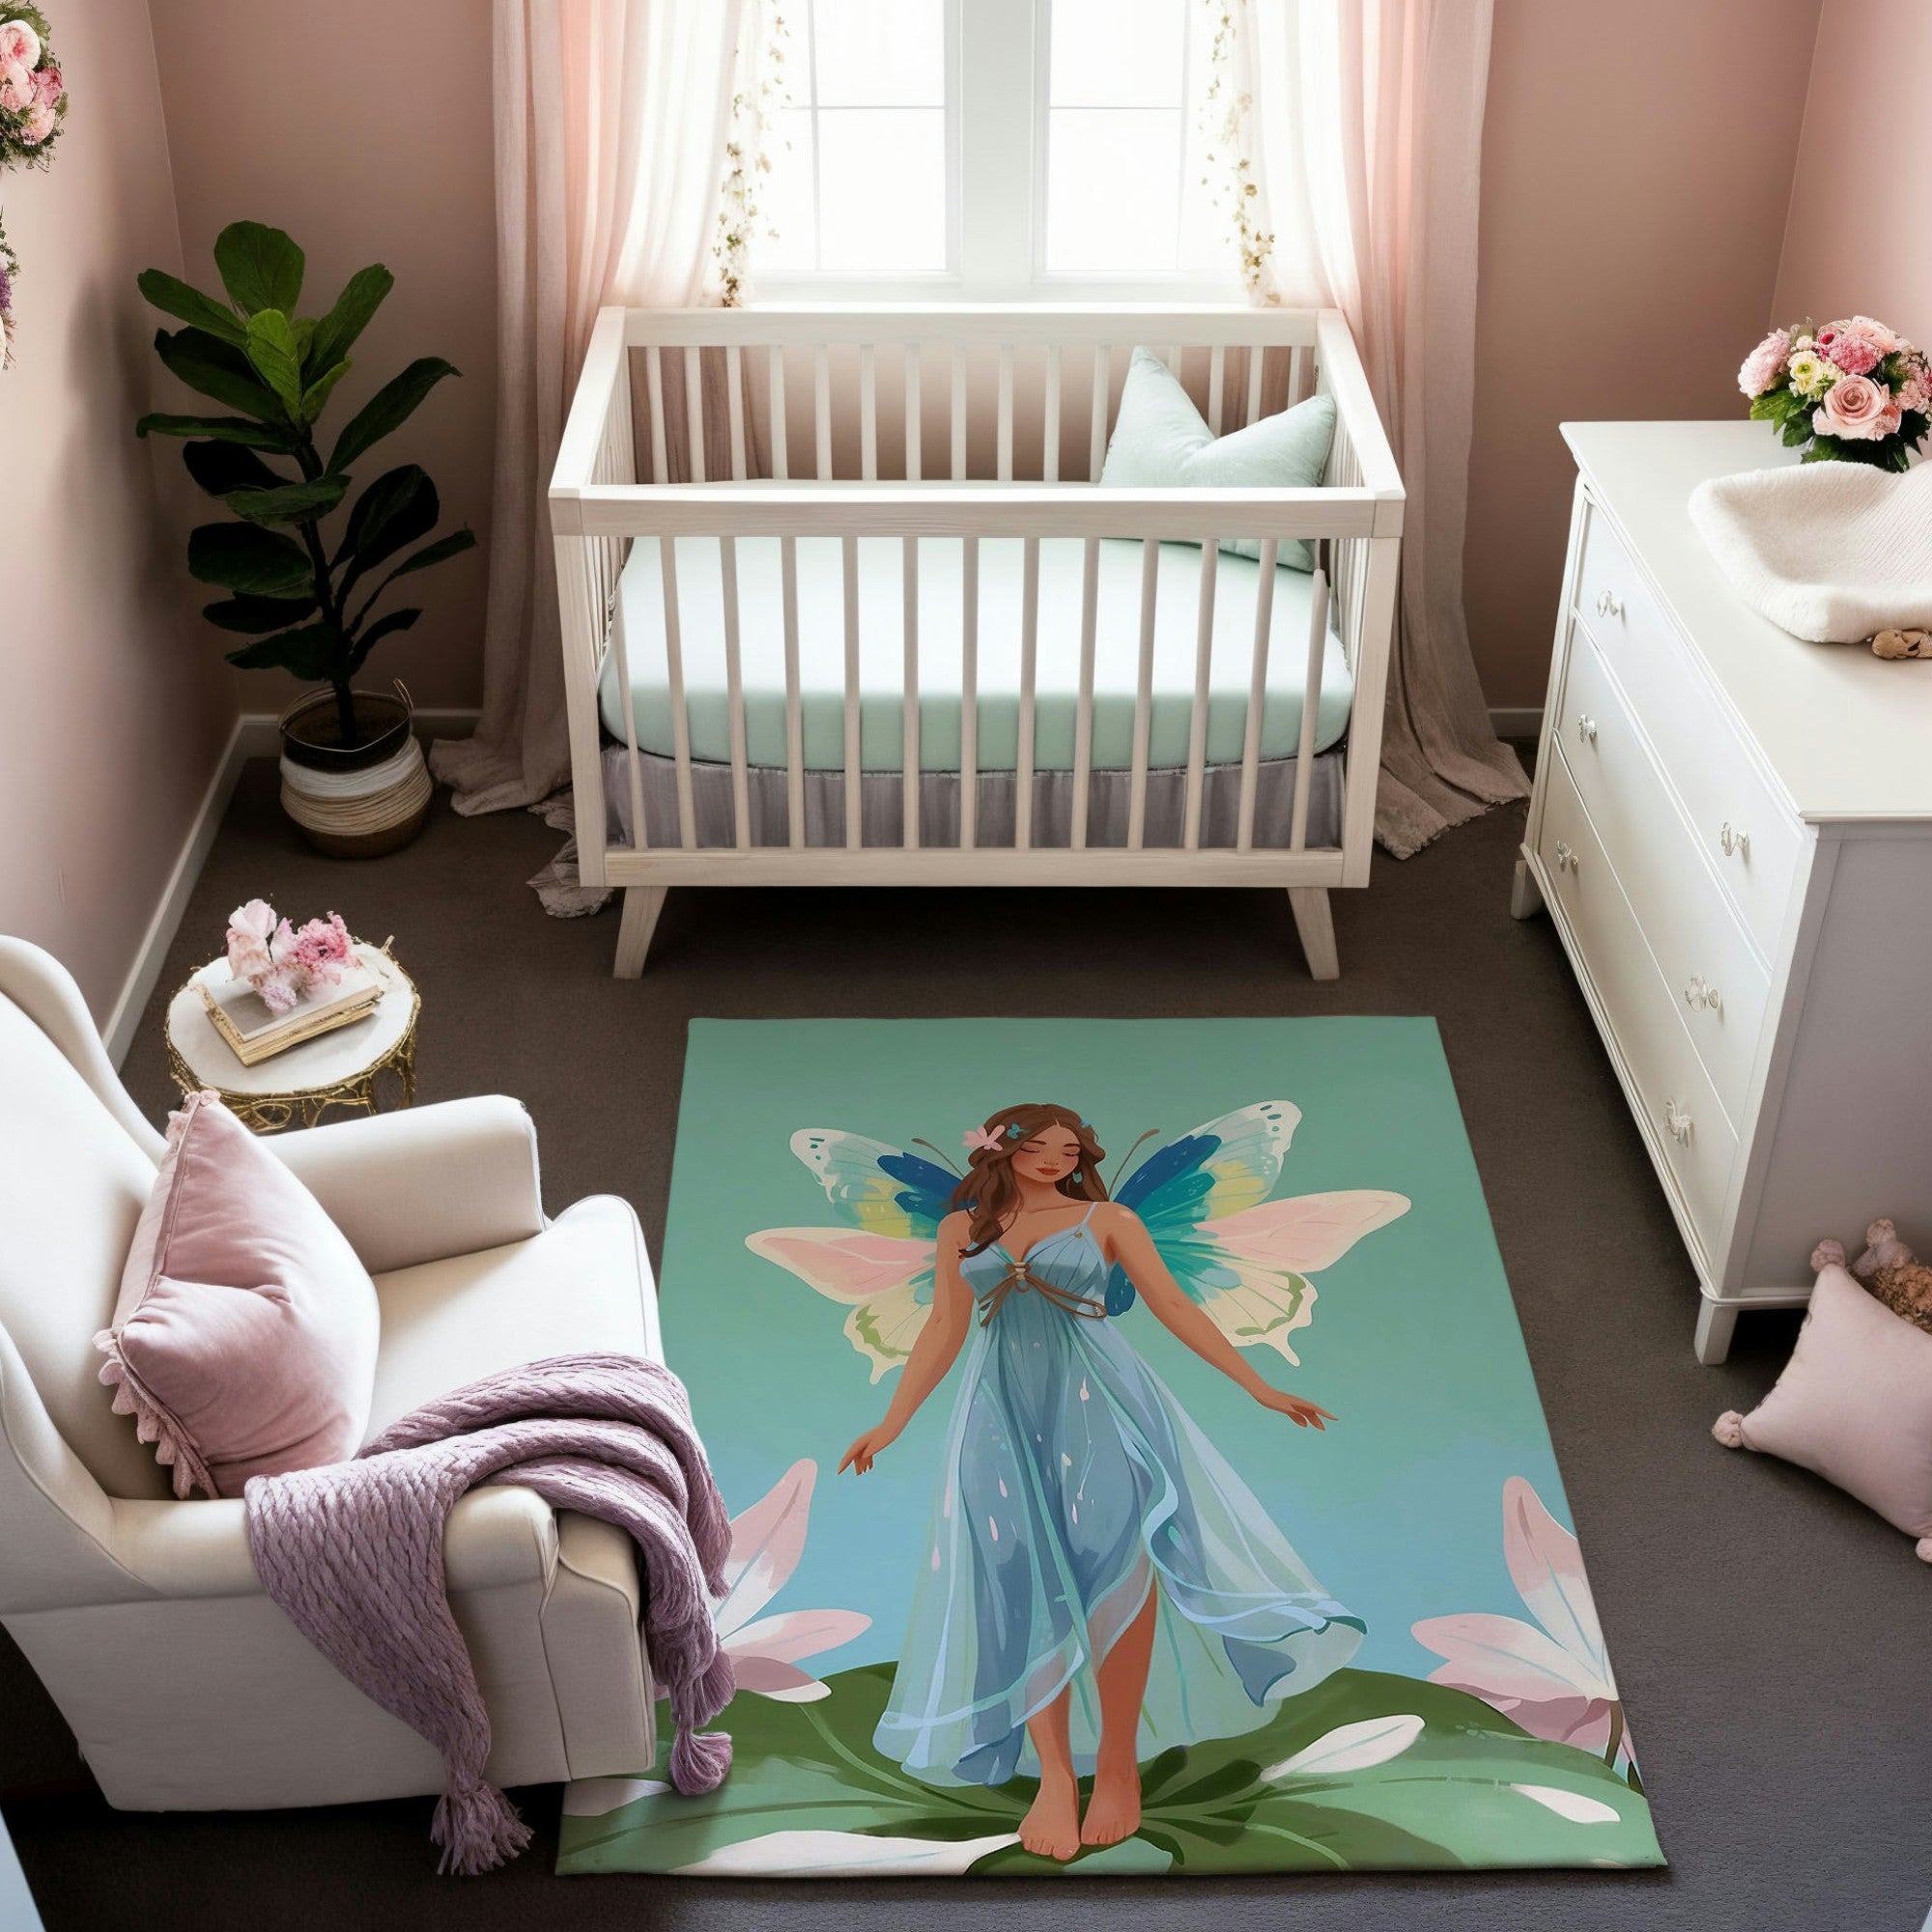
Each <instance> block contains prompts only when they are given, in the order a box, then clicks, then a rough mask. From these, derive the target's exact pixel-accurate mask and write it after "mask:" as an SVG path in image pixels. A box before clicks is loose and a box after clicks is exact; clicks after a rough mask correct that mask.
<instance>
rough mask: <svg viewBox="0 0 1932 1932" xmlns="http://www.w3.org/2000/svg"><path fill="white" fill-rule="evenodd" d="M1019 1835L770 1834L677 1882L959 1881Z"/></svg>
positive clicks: (702, 1863) (725, 1851)
mask: <svg viewBox="0 0 1932 1932" xmlns="http://www.w3.org/2000/svg"><path fill="white" fill-rule="evenodd" d="M1019 1841H1020V1838H1019V1833H1017V1832H1002V1833H998V1834H997V1835H996V1836H994V1837H990V1838H953V1839H949V1840H944V1841H940V1842H935V1841H934V1840H933V1839H931V1838H873V1837H867V1835H866V1834H865V1833H862V1832H769V1833H766V1834H765V1835H764V1836H763V1837H762V1838H746V1839H744V1840H743V1841H742V1842H741V1843H739V1844H735V1845H725V1846H721V1847H720V1849H719V1850H717V1851H715V1852H713V1853H712V1854H711V1855H710V1857H709V1858H703V1859H699V1860H698V1861H697V1862H696V1864H692V1865H678V1866H677V1867H675V1870H674V1874H673V1875H674V1876H676V1877H678V1878H695V1877H699V1876H703V1877H718V1876H730V1875H734V1874H735V1875H741V1876H742V1875H749V1874H759V1875H762V1876H764V1877H768V1878H781V1877H784V1876H786V1875H787V1874H790V1875H792V1876H795V1877H801V1878H891V1877H894V1876H895V1875H904V1876H909V1877H919V1878H946V1877H956V1876H957V1875H958V1874H959V1873H960V1872H963V1871H964V1870H965V1869H966V1868H967V1866H969V1865H970V1864H972V1863H973V1862H974V1861H976V1860H979V1859H983V1858H984V1857H985V1856H986V1854H987V1853H988V1852H997V1851H998V1850H999V1849H1000V1848H1001V1847H1002V1846H1003V1845H1016V1844H1018V1843H1019Z"/></svg>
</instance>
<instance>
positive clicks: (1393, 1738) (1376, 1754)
mask: <svg viewBox="0 0 1932 1932" xmlns="http://www.w3.org/2000/svg"><path fill="white" fill-rule="evenodd" d="M1421 1735H1422V1719H1420V1718H1417V1717H1412V1716H1411V1717H1399V1718H1365V1719H1362V1721H1361V1722H1360V1723H1358V1724H1342V1725H1338V1726H1337V1727H1336V1729H1334V1730H1332V1731H1330V1732H1328V1734H1327V1735H1326V1736H1325V1737H1320V1738H1317V1739H1316V1740H1315V1742H1314V1743H1313V1744H1312V1745H1304V1746H1303V1747H1301V1749H1299V1750H1298V1751H1296V1752H1295V1754H1294V1755H1293V1757H1287V1758H1283V1759H1282V1761H1281V1762H1280V1763H1279V1764H1276V1765H1270V1766H1269V1767H1268V1769H1267V1770H1266V1771H1264V1772H1263V1773H1262V1776H1264V1778H1266V1779H1267V1780H1268V1782H1269V1783H1270V1784H1272V1783H1273V1782H1274V1780H1275V1779H1276V1778H1278V1777H1327V1776H1332V1775H1333V1774H1334V1773H1336V1772H1342V1771H1368V1770H1371V1769H1372V1768H1373V1767H1374V1766H1376V1765H1378V1764H1386V1763H1388V1761H1389V1759H1390V1758H1394V1757H1400V1756H1401V1755H1402V1754H1403V1752H1404V1751H1406V1749H1407V1748H1408V1747H1409V1746H1410V1745H1412V1744H1413V1743H1414V1742H1415V1741H1416V1739H1417V1738H1419V1737H1420V1736H1421Z"/></svg>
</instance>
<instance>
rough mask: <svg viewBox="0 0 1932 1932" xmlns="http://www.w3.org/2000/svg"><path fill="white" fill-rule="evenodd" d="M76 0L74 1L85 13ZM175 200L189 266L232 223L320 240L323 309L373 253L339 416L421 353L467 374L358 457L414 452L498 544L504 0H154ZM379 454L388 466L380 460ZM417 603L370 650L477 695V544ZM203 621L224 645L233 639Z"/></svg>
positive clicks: (416, 582) (373, 470)
mask: <svg viewBox="0 0 1932 1932" xmlns="http://www.w3.org/2000/svg"><path fill="white" fill-rule="evenodd" d="M70 11H71V10H70ZM154 14H155V20H156V28H157V36H156V50H157V52H158V55H159V59H160V71H161V94H162V99H164V101H165V102H166V107H167V122H168V138H169V142H170V144H171V146H172V148H173V153H174V178H175V196H176V201H177V204H178V206H179V209H180V214H181V237H182V246H183V249H184V252H185V255H186V258H187V270H186V272H187V276H188V279H189V280H190V281H196V282H201V283H204V284H205V283H211V282H213V280H214V264H213V246H214V238H215V236H216V235H217V234H218V233H219V232H220V231H221V230H222V229H223V228H224V227H226V226H227V224H228V223H229V222H231V221H235V220H239V219H251V220H256V221H266V222H269V223H270V224H272V225H273V226H275V227H278V228H286V229H287V230H288V231H289V233H290V234H291V235H293V236H294V237H295V239H296V240H297V241H298V242H299V243H300V244H301V246H302V248H303V250H304V251H305V252H306V254H307V256H308V280H307V286H306V291H305V296H304V301H303V306H304V308H307V309H309V310H311V312H314V313H320V312H321V311H322V310H323V309H325V308H327V305H328V303H329V302H331V301H333V300H334V298H335V294H336V291H337V290H338V289H339V288H340V287H341V286H342V283H343V282H344V281H345V280H346V279H347V278H348V277H349V276H350V275H351V274H352V273H354V272H355V270H357V269H359V268H361V267H362V266H363V265H364V264H365V263H369V262H384V263H386V264H387V265H388V267H389V268H390V269H391V270H394V272H395V276H396V287H395V290H394V292H393V293H392V294H391V295H390V297H389V298H388V300H387V301H386V302H385V303H384V305H383V309H382V312H381V313H380V314H379V315H378V317H377V318H376V320H375V322H374V323H372V324H371V325H370V328H369V332H368V333H367V334H366V335H365V336H363V338H362V340H361V342H360V343H359V344H358V345H357V346H356V351H355V368H354V370H352V371H351V373H350V374H349V376H348V377H347V378H345V380H344V381H343V384H342V385H341V387H340V388H338V389H337V390H336V392H335V396H334V398H333V401H332V403H331V412H330V415H329V417H328V418H327V421H329V422H333V423H337V424H339V423H342V422H346V421H348V419H349V417H350V416H351V415H352V414H354V412H355V410H357V409H358V408H359V407H360V406H361V404H362V403H363V401H364V400H365V399H366V398H367V397H368V395H369V394H370V393H371V392H372V391H373V390H374V389H376V388H377V387H379V386H380V385H381V384H383V383H384V382H386V381H387V380H388V378H389V377H390V376H392V375H394V374H395V373H396V371H397V370H399V369H401V368H402V367H403V365H404V364H405V363H407V362H409V361H411V360H412V359H413V358H414V357H416V356H418V355H441V356H444V357H446V358H447V359H448V360H449V361H451V362H454V363H455V364H456V366H457V367H458V368H459V369H460V370H462V372H463V374H462V376H461V377H460V378H451V379H449V380H447V381H445V382H444V383H443V384H441V385H440V387H439V388H438V389H437V390H436V391H435V392H434V393H433V394H432V395H431V396H430V398H429V400H428V401H427V402H426V403H424V404H423V406H422V408H421V410H419V411H418V412H417V413H416V414H415V416H413V417H412V419H411V420H410V422H409V423H408V424H406V425H405V426H404V428H403V429H402V430H401V431H399V432H398V433H397V434H396V435H395V436H394V437H393V438H391V439H390V440H388V441H387V442H385V443H384V444H382V445H381V446H380V447H379V448H378V449H377V450H376V451H375V452H374V453H373V455H372V456H369V457H365V458H364V459H363V461H362V464H361V465H360V466H359V467H358V469H357V472H356V474H357V479H358V481H367V480H369V479H370V478H372V477H374V476H375V475H377V474H379V473H380V469H390V468H392V467H393V466H394V465H396V464H399V463H420V464H421V465H422V466H423V468H424V469H427V470H428V471H429V473H430V475H431V476H432V477H433V478H435V480H436V485H437V489H438V491H439V493H440V496H441V497H442V507H443V518H444V525H445V527H453V526H455V525H456V524H459V523H468V524H469V526H471V527H472V528H473V529H474V530H475V531H476V534H477V536H478V537H479V539H484V540H487V538H488V535H489V522H490V467H491V459H492V450H493V448H494V444H495V430H494V418H495V411H496V382H497V297H496V276H497V254H496V249H497V243H496V205H495V200H494V194H495V189H494V186H493V181H494V158H493V153H492V106H491V93H490V9H489V8H488V7H487V6H485V5H483V4H482V0H407V4H399V0H328V4H327V6H325V7H322V8H320V9H317V8H312V7H296V6H288V5H284V4H280V0H274V3H273V4H268V5H265V4H262V0H165V4H164V5H156V7H155V9H154ZM378 465H380V469H379V468H378V467H377V466H378ZM410 582H411V583H412V585H413V586H414V589H413V591H412V599H411V601H412V602H416V603H419V604H420V605H421V606H422V608H423V616H422V619H421V621H420V622H419V623H418V624H417V625H416V627H415V629H414V630H413V631H411V632H409V633H407V634H406V635H405V636H403V637H400V638H391V639H388V640H387V641H386V642H384V644H383V645H382V646H381V647H380V648H379V650H378V652H377V654H376V656H375V657H373V658H372V659H371V660H370V664H369V668H368V671H367V673H365V680H366V681H371V682H386V681H387V680H388V679H389V678H390V677H401V678H403V679H404V680H405V682H406V683H407V684H408V685H409V686H410V689H411V692H412V695H413V696H414V697H415V699H416V702H417V703H418V704H423V705H474V704H475V703H477V702H478V700H479V697H480V696H481V691H482V649H483V641H482V639H483V586H484V564H483V560H482V555H481V554H480V553H477V554H471V555H469V556H466V557H460V558H458V559H457V560H456V561H455V562H453V563H448V564H444V565H441V566H440V568H438V569H437V570H436V571H435V572H433V573H430V574H428V575H425V576H422V577H418V578H414V579H412V580H410ZM198 628H200V629H201V632H202V637H203V639H204V640H205V642H206V644H207V647H208V649H209V650H210V651H211V652H215V651H218V650H219V648H220V646H221V644H222V642H223V639H221V638H220V637H219V636H217V634H216V633H215V632H213V630H210V629H207V628H205V627H198ZM234 675H235V678H236V680H237V683H238V686H239V687H240V690H241V704H242V706H243V708H245V709H247V710H250V711H278V710H280V709H281V707H282V706H283V705H284V704H286V703H287V702H288V701H289V699H290V698H291V697H293V696H295V693H296V689H297V687H296V686H295V685H294V683H293V682H292V681H291V680H290V679H288V678H287V677H285V676H283V675H282V673H280V672H278V671H275V672H261V671H256V672H236V673H235V674H234Z"/></svg>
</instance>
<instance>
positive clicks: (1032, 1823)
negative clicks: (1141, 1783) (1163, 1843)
mask: <svg viewBox="0 0 1932 1932" xmlns="http://www.w3.org/2000/svg"><path fill="white" fill-rule="evenodd" d="M1136 1812H1137V1815H1138V1807H1136ZM1020 1843H1021V1844H1022V1845H1024V1846H1025V1847H1026V1848H1027V1850H1028V1851H1030V1852H1032V1853H1033V1854H1034V1855H1035V1857H1037V1858H1042V1859H1058V1860H1059V1861H1061V1862H1062V1863H1063V1864H1065V1861H1067V1860H1068V1859H1070V1858H1071V1857H1072V1856H1073V1855H1074V1853H1075V1852H1077V1851H1078V1850H1079V1849H1080V1787H1079V1786H1078V1785H1077V1784H1075V1783H1074V1781H1073V1779H1072V1778H1071V1777H1070V1776H1061V1777H1047V1778H1042V1779H1041V1780H1040V1786H1039V1796H1038V1797H1037V1798H1036V1799H1035V1800H1034V1801H1033V1804H1031V1805H1029V1806H1028V1808H1027V1814H1026V1816H1025V1817H1024V1818H1022V1819H1021V1820H1020Z"/></svg>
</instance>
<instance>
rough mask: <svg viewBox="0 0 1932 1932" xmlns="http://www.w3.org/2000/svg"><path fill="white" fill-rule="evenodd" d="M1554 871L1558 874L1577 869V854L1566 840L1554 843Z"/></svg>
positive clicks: (1561, 839) (1560, 839)
mask: <svg viewBox="0 0 1932 1932" xmlns="http://www.w3.org/2000/svg"><path fill="white" fill-rule="evenodd" d="M1556 869H1557V870H1558V871H1559V872H1574V871H1575V870H1576V869H1577V854H1576V851H1575V850H1574V849H1573V848H1572V846H1571V845H1570V843H1569V841H1568V840H1567V839H1563V838H1559V839H1558V840H1557V841H1556Z"/></svg>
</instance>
